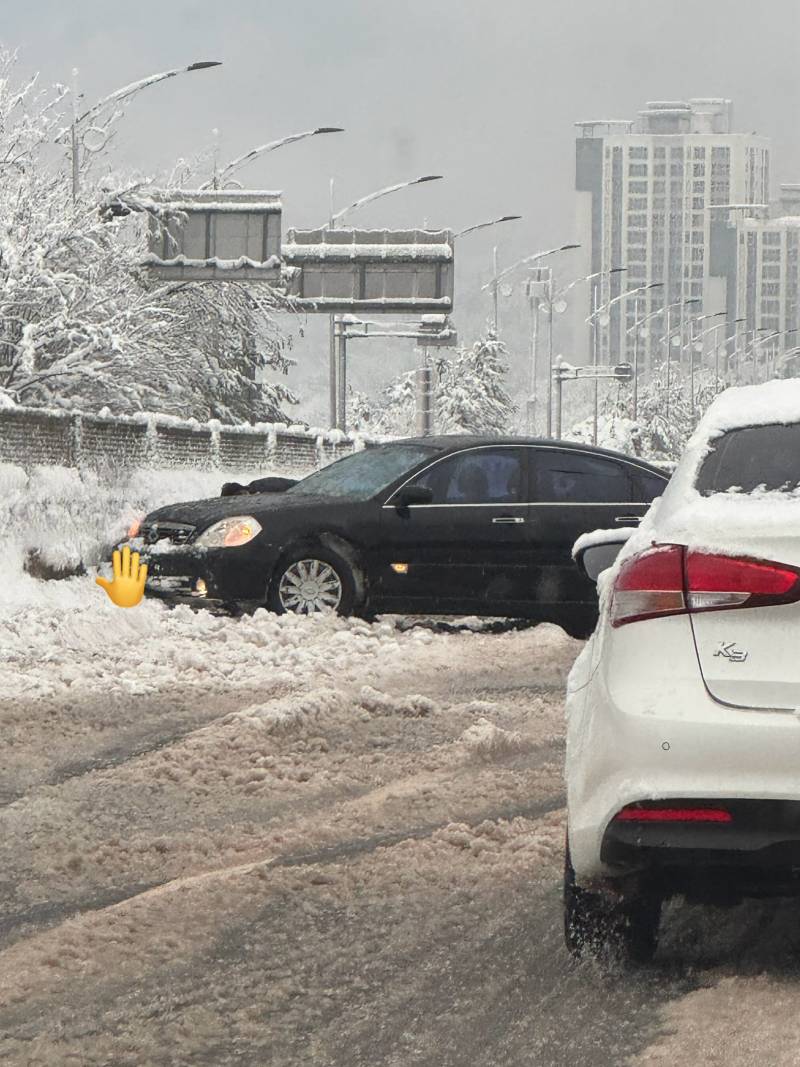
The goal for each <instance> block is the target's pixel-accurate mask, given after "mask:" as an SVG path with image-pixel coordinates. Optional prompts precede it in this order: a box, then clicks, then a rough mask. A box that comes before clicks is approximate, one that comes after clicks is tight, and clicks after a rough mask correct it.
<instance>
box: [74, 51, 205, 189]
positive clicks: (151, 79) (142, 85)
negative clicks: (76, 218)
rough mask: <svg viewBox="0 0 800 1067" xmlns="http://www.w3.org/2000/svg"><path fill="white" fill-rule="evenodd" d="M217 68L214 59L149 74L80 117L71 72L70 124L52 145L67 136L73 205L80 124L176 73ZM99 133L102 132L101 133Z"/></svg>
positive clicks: (75, 83)
mask: <svg viewBox="0 0 800 1067" xmlns="http://www.w3.org/2000/svg"><path fill="white" fill-rule="evenodd" d="M220 66H222V64H221V63H220V62H218V61H217V60H203V61H201V62H198V63H190V64H189V66H188V67H176V68H175V69H174V70H164V71H161V73H159V74H150V75H148V76H147V77H146V78H140V79H139V81H135V82H130V84H128V85H123V86H122V88H120V89H115V90H114V92H113V93H109V94H108V96H104V97H103V98H102V99H101V100H98V101H97V102H96V103H95V104H92V106H91V107H90V108H88V109H87V110H86V111H84V113H83V114H82V115H79V114H78V92H77V76H78V71H77V70H73V72H72V76H73V91H72V122H71V123H70V125H69V127H67V129H64V130H62V131H61V132H60V133H59V134H58V136H57V137H56V143H57V144H60V143H63V142H64V141H65V140H66V139H67V135H68V134H69V139H70V152H71V157H72V202H73V204H74V203H75V202H76V201H77V199H78V194H79V193H80V143H79V140H78V130H79V128H80V126H82V125H83V123H84V122H87V121H89V120H90V119H95V118H97V117H98V116H99V115H100V114H102V112H103V111H104V110H105V109H106V108H107V107H110V106H111V105H112V104H121V103H122V102H123V100H128V99H130V98H131V97H132V96H135V95H136V94H137V93H140V92H141V91H142V90H143V89H149V88H150V86H151V85H157V84H158V83H159V82H162V81H166V80H167V79H168V78H175V77H177V75H179V74H189V73H191V72H192V71H195V70H208V69H209V67H220ZM102 132H105V131H104V130H103V131H102Z"/></svg>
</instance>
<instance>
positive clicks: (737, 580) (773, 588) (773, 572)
mask: <svg viewBox="0 0 800 1067" xmlns="http://www.w3.org/2000/svg"><path fill="white" fill-rule="evenodd" d="M798 580H800V574H798V572H797V571H796V570H794V568H792V567H786V566H784V565H782V564H780V563H768V562H766V561H763V560H755V559H739V558H736V557H733V556H715V555H711V554H709V553H705V552H690V553H689V554H688V556H687V559H686V588H687V594H688V602H689V610H690V611H709V610H711V609H713V608H736V607H754V606H756V605H759V604H782V603H786V600H787V596H788V599H789V600H793V599H795V596H793V595H792V594H793V593H794V592H795V590H796V587H797V585H798Z"/></svg>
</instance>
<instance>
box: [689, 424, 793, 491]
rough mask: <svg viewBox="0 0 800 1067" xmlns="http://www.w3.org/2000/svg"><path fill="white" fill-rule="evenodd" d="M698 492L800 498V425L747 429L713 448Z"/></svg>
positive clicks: (724, 436) (730, 433)
mask: <svg viewBox="0 0 800 1067" xmlns="http://www.w3.org/2000/svg"><path fill="white" fill-rule="evenodd" d="M697 489H698V491H699V492H700V493H702V494H703V496H710V495H711V494H712V493H737V492H738V493H758V492H782V493H798V495H800V424H798V423H791V424H790V425H788V426H783V425H772V426H746V427H744V428H743V429H741V430H729V431H728V433H724V434H722V436H721V437H718V438H716V440H714V441H713V442H712V444H711V452H710V453H709V455H708V456H706V458H705V459H704V460H703V465H702V466H701V468H700V471H699V473H698V475H697Z"/></svg>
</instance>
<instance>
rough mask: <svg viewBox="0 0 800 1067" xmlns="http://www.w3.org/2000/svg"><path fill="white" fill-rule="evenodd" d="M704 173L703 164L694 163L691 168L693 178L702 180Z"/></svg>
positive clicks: (704, 166) (704, 167)
mask: <svg viewBox="0 0 800 1067" xmlns="http://www.w3.org/2000/svg"><path fill="white" fill-rule="evenodd" d="M705 172H706V165H705V163H695V165H694V167H693V168H692V173H693V174H694V176H695V178H702V177H703V175H704V174H705Z"/></svg>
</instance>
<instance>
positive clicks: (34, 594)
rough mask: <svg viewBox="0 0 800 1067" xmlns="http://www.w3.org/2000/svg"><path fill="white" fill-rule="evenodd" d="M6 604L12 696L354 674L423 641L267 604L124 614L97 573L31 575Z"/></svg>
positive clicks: (0, 686)
mask: <svg viewBox="0 0 800 1067" xmlns="http://www.w3.org/2000/svg"><path fill="white" fill-rule="evenodd" d="M11 594H12V596H11V598H10V599H8V598H6V599H5V602H4V603H2V604H0V644H2V648H3V658H2V660H0V690H1V691H2V692H3V693H4V695H5V696H6V697H13V696H15V695H23V694H26V695H28V696H29V697H37V696H38V697H46V696H54V695H56V694H59V693H61V694H63V693H64V690H65V686H66V687H70V686H72V687H74V688H75V689H80V690H81V691H83V692H86V691H88V692H118V693H123V694H124V693H127V694H130V695H146V694H157V693H160V692H163V691H166V690H168V689H170V688H171V687H174V686H177V685H180V687H181V689H182V690H183V691H187V690H189V691H191V690H192V689H197V690H199V691H202V692H203V693H204V694H206V695H208V694H209V693H213V692H220V693H224V692H230V691H232V690H234V689H238V690H246V689H253V690H258V689H259V688H260V687H262V688H263V686H264V685H265V684H266V683H267V682H268V683H269V684H270V685H271V686H274V685H278V684H281V685H292V684H295V683H298V682H299V681H300V680H302V679H304V678H308V677H309V676H310V675H314V676H315V678H316V680H317V682H318V684H320V685H324V684H325V682H326V681H331V680H333V681H334V682H336V683H342V682H347V681H350V680H354V679H355V678H356V677H357V675H358V673H359V671H361V672H363V671H364V670H365V669H366V668H368V666H369V663H370V661H371V660H372V659H373V657H375V656H378V655H379V656H381V657H385V656H391V655H393V654H394V653H398V652H400V651H401V650H402V649H404V648H412V647H414V645H415V644H416V642H415V641H414V639H413V638H412V637H411V636H410V635H408V636H406V635H403V634H401V633H400V632H399V631H398V630H396V629H395V627H394V626H392V625H391V624H389V623H379V624H375V625H372V626H370V625H369V624H367V623H364V622H363V621H361V620H358V619H353V620H345V619H341V618H339V617H338V616H320V617H319V618H311V619H307V618H301V617H299V616H295V615H283V616H278V615H272V614H270V613H268V612H267V611H265V610H263V609H260V610H258V611H256V612H255V614H254V615H252V616H245V617H243V618H241V619H237V620H231V619H225V618H219V617H216V616H214V615H211V614H209V613H206V612H195V611H193V610H192V609H191V608H189V607H185V606H180V607H177V608H175V609H173V610H167V609H166V608H165V607H164V606H163V605H162V604H161V603H160V602H157V601H152V600H145V601H143V602H142V603H141V604H139V605H138V606H137V607H136V608H135V609H134V610H130V611H121V610H120V609H119V608H117V607H115V606H114V605H113V604H112V603H111V601H110V600H109V599H108V597H107V596H106V595H105V594H104V593H103V591H102V590H101V589H99V588H98V587H97V586H96V585H95V584H94V582H93V580H92V579H91V578H73V579H69V580H67V581H62V582H38V581H36V580H34V579H32V578H30V577H29V576H27V575H23V576H21V578H20V579H19V580H18V581H17V582H16V583H15V584H12V586H11Z"/></svg>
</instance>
